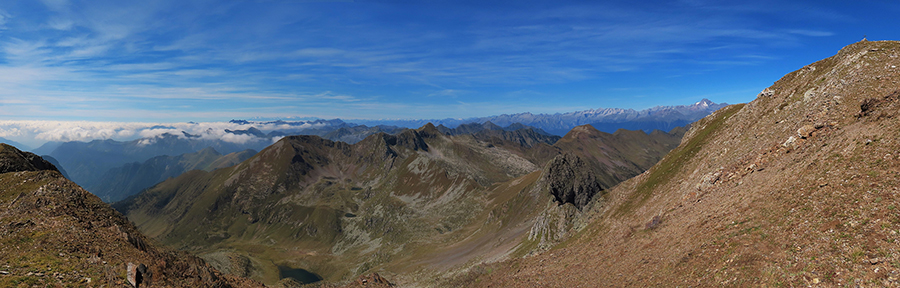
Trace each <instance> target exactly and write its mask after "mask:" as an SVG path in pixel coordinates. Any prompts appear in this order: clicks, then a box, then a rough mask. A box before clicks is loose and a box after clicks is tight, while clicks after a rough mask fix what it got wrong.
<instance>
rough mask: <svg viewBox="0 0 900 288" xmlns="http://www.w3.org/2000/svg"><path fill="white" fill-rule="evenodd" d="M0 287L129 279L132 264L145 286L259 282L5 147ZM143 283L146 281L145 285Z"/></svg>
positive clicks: (0, 177)
mask: <svg viewBox="0 0 900 288" xmlns="http://www.w3.org/2000/svg"><path fill="white" fill-rule="evenodd" d="M0 207H3V209H0V247H3V249H0V267H3V268H2V270H3V271H4V273H3V274H4V275H2V276H0V286H2V287H18V286H22V285H23V284H24V285H29V286H67V287H68V286H72V287H75V286H107V287H113V286H115V287H122V286H123V285H125V281H126V279H125V278H124V275H125V274H126V268H127V265H128V263H134V264H135V265H143V267H144V268H143V269H141V270H142V271H144V272H146V273H144V274H143V284H144V285H146V284H151V285H159V286H174V287H213V286H215V287H260V286H261V285H260V284H259V283H256V282H253V281H250V280H246V279H239V278H237V277H235V276H231V275H222V274H220V273H219V272H217V271H216V270H215V269H212V268H210V267H209V265H208V264H206V263H205V262H204V261H203V260H201V259H200V258H197V257H195V256H191V255H189V254H187V253H184V252H175V251H171V250H168V249H164V248H158V247H156V246H155V245H153V244H152V243H151V241H150V240H149V239H147V238H146V237H145V236H143V235H142V234H141V233H140V232H138V231H137V229H136V228H135V227H134V226H133V225H132V224H131V223H130V222H129V221H128V220H126V219H125V218H124V217H122V215H121V214H119V213H118V212H116V211H115V210H113V209H112V208H110V207H109V205H107V204H105V203H103V202H102V201H100V199H99V198H97V197H96V196H94V195H92V194H90V193H88V192H87V191H85V190H83V189H81V188H80V187H78V185H75V184H74V183H72V182H71V181H69V180H67V179H65V178H63V177H62V175H61V174H60V173H59V172H58V171H57V170H56V168H54V167H53V165H51V164H49V163H48V162H46V161H43V160H42V159H41V158H40V157H37V156H36V155H34V154H32V153H28V152H22V151H19V150H18V149H16V148H14V147H12V146H8V145H5V144H2V145H0ZM142 287H143V286H142Z"/></svg>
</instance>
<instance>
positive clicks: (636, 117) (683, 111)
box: [349, 99, 728, 135]
mask: <svg viewBox="0 0 900 288" xmlns="http://www.w3.org/2000/svg"><path fill="white" fill-rule="evenodd" d="M725 106H728V104H727V103H714V102H712V101H710V100H709V99H703V100H701V101H699V102H697V103H694V104H691V105H677V106H657V107H653V108H649V109H644V110H634V109H621V108H599V109H590V110H584V111H575V112H569V113H557V114H532V113H529V112H525V113H518V114H503V115H499V116H488V117H477V118H466V119H450V118H448V119H423V120H349V121H352V122H354V123H358V124H364V125H374V124H378V125H393V126H399V127H420V126H422V125H425V124H426V123H434V125H444V126H447V127H456V126H459V125H462V124H467V123H473V122H474V123H485V122H491V123H494V124H496V125H500V126H508V125H512V124H515V123H519V124H523V125H527V126H531V127H535V128H538V129H542V130H544V131H547V132H549V133H551V134H554V135H564V134H565V133H567V132H569V130H571V129H572V128H574V127H575V126H580V125H584V124H590V125H591V126H594V128H597V129H598V130H600V131H603V132H607V133H612V132H615V131H616V130H618V129H623V128H624V129H628V130H643V131H644V132H647V133H650V132H652V131H653V130H663V131H669V130H671V129H673V128H675V127H680V126H684V125H687V124H690V123H692V122H694V121H697V120H699V119H700V118H703V117H706V115H709V114H710V113H712V112H713V111H716V110H719V108H722V107H725Z"/></svg>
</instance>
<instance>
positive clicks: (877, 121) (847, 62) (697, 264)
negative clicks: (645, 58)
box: [450, 41, 900, 287]
mask: <svg viewBox="0 0 900 288" xmlns="http://www.w3.org/2000/svg"><path fill="white" fill-rule="evenodd" d="M898 66H900V42H895V41H878V42H867V41H863V42H859V43H855V44H852V45H849V46H847V47H845V48H844V49H842V50H841V51H840V52H839V53H838V54H837V55H835V56H833V57H830V58H827V59H824V60H821V61H818V62H816V63H813V64H810V65H808V66H806V67H803V68H802V69H800V70H797V71H795V72H792V73H790V74H788V75H786V76H784V77H783V78H782V79H781V80H779V81H777V82H775V84H774V85H772V86H771V87H769V88H767V89H765V90H764V91H763V92H761V93H760V94H759V96H758V97H757V99H756V100H754V101H753V102H751V103H749V104H746V105H733V106H729V107H727V108H723V109H722V110H720V111H717V112H716V113H713V114H712V115H710V116H708V117H706V118H704V119H703V120H701V121H698V122H697V123H694V124H693V125H692V128H691V130H690V131H689V132H688V133H687V135H686V136H685V138H684V139H683V141H682V143H681V145H680V146H679V147H678V148H676V149H675V150H673V151H672V152H671V153H669V154H668V155H666V156H665V157H664V158H663V160H662V161H661V162H660V163H658V164H657V165H655V166H654V167H653V168H651V169H650V170H649V171H647V172H645V173H643V174H642V175H640V176H638V177H635V178H632V179H630V180H628V181H625V182H622V183H621V184H619V185H618V186H617V187H615V188H614V189H612V190H611V191H609V192H608V194H607V197H606V198H604V201H605V202H604V203H602V204H599V205H596V206H594V209H592V210H591V211H590V212H588V213H586V214H588V217H586V219H588V220H585V222H586V223H588V224H586V225H585V226H584V227H586V228H584V229H582V230H580V232H578V234H577V236H575V237H573V238H571V239H569V241H567V242H565V243H564V244H563V245H560V246H559V247H557V248H556V249H553V250H551V251H548V252H545V253H543V254H540V255H537V256H535V257H530V258H524V259H515V260H511V261H508V262H504V263H498V264H490V265H484V266H480V267H478V268H479V269H472V270H470V272H469V273H468V274H466V275H465V276H464V277H463V276H461V277H458V278H456V279H455V280H454V281H456V282H451V283H457V284H459V283H462V284H460V285H458V286H467V287H469V286H477V287H497V286H506V287H510V286H515V287H532V286H542V287H578V286H582V287H592V286H596V285H597V283H603V284H602V285H604V286H605V285H609V286H706V287H713V286H716V287H719V286H734V287H746V286H839V285H853V286H866V287H868V286H895V285H898V284H900V282H897V281H898V278H900V277H898V273H900V244H898V242H897V240H898V239H900V238H898V237H900V236H898V233H900V213H898V210H897V209H898V207H900V194H898V193H900V190H898V188H897V187H898V186H897V184H898V183H900V182H898V181H900V162H898V160H897V159H898V157H900V154H898V153H897V151H900V142H898V139H900V137H898V136H900V130H898V129H897V127H900V118H898V117H897V116H896V115H898V113H897V112H898V109H900V90H898V89H900V83H898V81H900V70H898V68H897V67H898ZM450 286H453V285H450Z"/></svg>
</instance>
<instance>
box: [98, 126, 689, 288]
mask: <svg viewBox="0 0 900 288" xmlns="http://www.w3.org/2000/svg"><path fill="white" fill-rule="evenodd" d="M582 130H584V131H582V132H578V133H575V134H572V136H568V135H567V137H566V138H563V139H562V140H560V141H558V143H556V145H548V144H546V142H545V141H546V139H548V138H546V137H547V136H546V135H543V134H540V133H536V132H535V130H533V129H531V130H529V129H517V130H513V131H506V130H491V129H485V130H483V131H478V132H474V134H465V135H456V136H450V135H447V133H443V132H441V131H439V130H438V128H436V127H434V126H433V125H430V124H429V125H426V126H424V127H422V128H420V129H416V130H406V131H403V132H401V133H399V134H397V135H388V134H383V133H382V134H375V135H372V136H369V137H367V138H366V139H364V140H363V141H360V142H358V143H356V144H352V145H351V144H346V143H343V142H333V141H330V140H325V139H322V138H319V137H316V136H290V137H285V138H283V139H281V140H280V141H278V142H277V143H275V144H274V145H272V146H270V147H268V148H266V149H264V150H262V151H261V152H259V153H257V154H256V155H255V156H253V157H251V158H250V159H248V160H246V161H244V162H242V163H241V164H238V165H236V166H233V167H229V168H223V169H218V170H215V171H212V172H204V171H190V172H187V173H185V174H183V175H182V176H179V177H176V178H174V179H170V180H168V181H165V182H162V183H160V184H158V185H156V186H154V187H152V188H150V189H148V190H146V191H144V192H142V193H140V194H138V195H135V196H133V197H131V198H129V199H126V200H125V201H122V202H119V203H116V204H115V206H116V207H117V209H119V210H120V211H122V212H123V213H125V214H126V215H128V217H129V219H132V220H133V221H135V223H136V224H137V225H138V226H139V227H140V229H141V230H142V231H144V232H145V233H148V234H149V235H150V236H151V237H154V238H156V239H159V240H160V241H162V242H163V243H166V244H168V245H171V246H173V247H177V248H180V249H187V250H190V251H195V252H198V253H200V254H202V255H203V257H204V258H206V259H210V261H213V262H216V263H219V264H217V265H219V266H220V267H222V269H223V270H228V271H239V272H237V273H238V274H241V275H248V276H251V277H254V278H255V279H259V280H262V281H263V282H266V283H277V282H278V281H280V280H279V278H280V277H279V273H278V271H279V270H285V269H286V268H285V267H287V268H292V269H293V268H298V269H304V270H305V271H309V272H311V273H314V274H316V275H317V276H319V277H322V278H324V279H325V280H326V281H338V280H349V279H352V278H354V277H356V276H357V275H360V274H366V273H371V272H370V271H382V270H383V271H390V272H391V273H405V272H413V271H419V272H420V273H433V272H434V271H448V269H451V268H453V267H459V265H463V264H466V263H467V262H469V261H472V260H474V259H483V260H484V261H496V260H499V259H504V258H507V257H510V256H511V255H525V254H528V253H531V252H532V251H535V250H536V249H540V248H542V246H541V245H539V242H542V240H541V239H544V238H547V237H550V234H552V233H543V234H540V235H538V236H531V237H529V234H530V233H531V231H532V230H535V229H538V230H539V229H548V228H547V227H548V226H547V225H549V224H547V222H546V221H544V222H540V221H539V220H540V219H545V220H546V219H556V218H552V217H556V216H558V215H556V214H552V215H550V214H547V215H544V214H542V213H543V211H545V210H547V209H557V210H559V209H569V208H558V207H575V206H574V205H573V204H572V203H566V202H565V201H560V202H557V201H556V200H555V198H554V196H553V195H552V194H551V192H550V188H549V185H548V182H550V181H555V182H554V183H562V184H561V185H562V186H566V185H565V183H567V181H571V179H565V178H560V177H556V176H552V175H547V174H546V173H545V172H542V171H544V170H545V169H546V168H545V165H547V163H548V161H549V160H550V159H553V158H554V157H557V156H560V155H564V154H566V155H571V156H569V157H579V159H581V160H580V161H582V162H583V163H585V164H584V165H585V167H588V169H596V171H595V172H596V173H597V175H603V176H600V177H597V178H595V179H594V180H595V182H596V185H595V186H590V189H593V190H597V191H593V193H592V194H590V195H588V196H584V195H582V196H579V197H580V198H578V199H592V198H594V195H602V194H603V193H602V189H606V188H608V187H612V186H613V185H615V184H616V183H617V182H618V181H621V179H627V178H628V177H631V176H633V175H636V174H639V173H640V172H642V171H643V169H646V168H647V167H649V166H650V165H652V164H653V163H652V162H649V159H653V158H654V157H655V159H658V158H659V157H662V155H664V154H665V153H666V152H667V151H668V149H671V147H674V146H675V145H677V143H678V139H680V136H681V135H680V134H677V133H676V134H668V133H662V132H657V133H651V134H646V133H643V132H640V131H638V132H633V133H634V134H632V132H630V131H629V132H617V133H615V134H609V133H603V132H599V131H597V130H596V129H593V128H590V127H589V126H588V127H582ZM485 131H495V132H485ZM527 131H531V132H527ZM482 132H484V133H482ZM470 133H471V132H470ZM479 133H482V134H479ZM640 135H643V136H640ZM551 137H552V136H551ZM563 140H565V141H563ZM607 141H608V142H609V143H605V142H607ZM647 143H663V144H659V145H648V144H647ZM629 146H643V147H644V148H640V149H638V148H629ZM570 150H571V151H570ZM632 150H634V151H632ZM620 151H625V152H627V153H630V154H629V155H616V154H615V153H619V152H620ZM607 154H609V155H608V156H607ZM629 157H634V158H635V159H634V160H630V158H629ZM641 167H643V169H640V168H641ZM601 169H605V170H608V171H605V172H602V174H601V171H599V170H601ZM616 173H628V174H630V175H617V174H616ZM579 208H580V207H579ZM571 209H577V208H571ZM554 211H555V210H554ZM566 211H568V210H566ZM576 213H580V212H576ZM563 220H565V219H563ZM538 222H540V223H538ZM554 225H555V224H554ZM535 226H538V228H533V227H535ZM551 226H553V225H551ZM553 227H556V226H553ZM535 231H536V230H535ZM554 235H555V234H554ZM535 237H537V238H535ZM541 237H543V238H541ZM554 237H555V236H554ZM531 238H533V239H531ZM498 239H502V241H498ZM224 259H246V261H243V262H242V263H243V264H240V265H233V262H234V261H231V262H229V261H224ZM490 259H493V260H490ZM429 275H430V274H429Z"/></svg>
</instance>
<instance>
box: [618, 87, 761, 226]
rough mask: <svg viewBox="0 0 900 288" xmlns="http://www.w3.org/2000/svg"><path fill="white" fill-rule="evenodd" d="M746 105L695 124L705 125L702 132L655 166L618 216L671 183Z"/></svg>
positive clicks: (736, 106) (621, 207) (726, 109)
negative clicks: (712, 137) (654, 191)
mask: <svg viewBox="0 0 900 288" xmlns="http://www.w3.org/2000/svg"><path fill="white" fill-rule="evenodd" d="M744 105H745V104H738V105H731V106H728V107H725V108H722V112H720V113H718V115H717V117H715V118H712V119H708V120H707V119H704V120H706V123H695V124H693V125H698V126H699V125H704V124H705V125H704V128H703V129H702V130H700V131H697V132H696V133H695V134H694V136H693V137H691V139H689V140H688V141H687V142H686V143H682V145H680V146H678V148H675V149H674V150H672V152H669V154H667V155H666V156H665V157H664V158H663V160H662V161H660V162H659V163H657V164H656V166H653V168H651V169H650V170H651V171H650V174H649V175H648V177H647V180H645V181H643V182H641V183H640V184H639V185H638V186H637V187H636V188H635V191H634V193H633V194H632V195H631V197H630V198H629V199H628V200H627V201H626V202H625V203H624V204H622V206H619V209H618V210H617V213H616V214H618V215H621V214H624V213H626V212H630V211H632V210H633V208H634V207H637V206H639V205H641V204H643V203H644V201H646V200H647V199H648V198H650V195H652V194H653V193H652V192H653V190H655V189H656V188H657V187H659V186H660V185H663V184H665V183H668V182H669V181H671V180H672V177H674V176H675V174H676V173H678V171H680V170H681V168H682V167H683V166H684V163H686V162H688V161H690V160H691V159H693V158H694V156H696V155H697V153H698V152H700V150H701V149H703V146H704V145H705V144H706V143H707V142H708V141H709V139H710V138H711V136H712V135H713V133H714V132H715V131H718V130H719V129H720V128H721V127H722V125H723V124H724V123H725V120H726V119H728V118H729V117H731V116H733V115H734V114H735V113H737V112H738V111H740V110H741V108H744ZM704 120H700V121H704Z"/></svg>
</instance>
